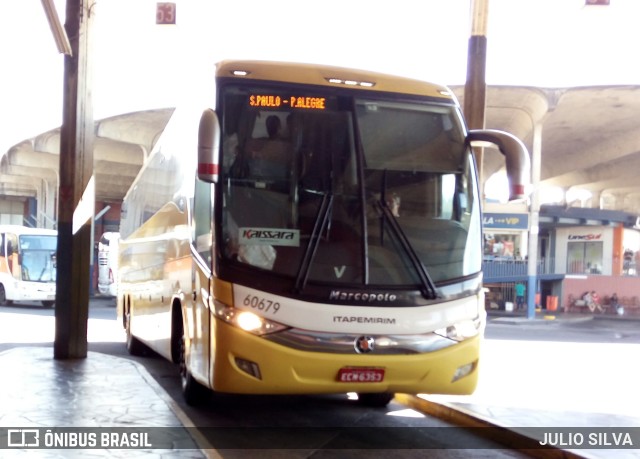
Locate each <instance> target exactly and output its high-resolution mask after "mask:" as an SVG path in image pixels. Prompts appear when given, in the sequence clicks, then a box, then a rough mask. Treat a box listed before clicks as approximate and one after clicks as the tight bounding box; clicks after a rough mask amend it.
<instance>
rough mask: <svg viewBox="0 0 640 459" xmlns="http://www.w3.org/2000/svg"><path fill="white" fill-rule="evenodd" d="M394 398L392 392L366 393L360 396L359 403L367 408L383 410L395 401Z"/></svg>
mask: <svg viewBox="0 0 640 459" xmlns="http://www.w3.org/2000/svg"><path fill="white" fill-rule="evenodd" d="M393 397H394V394H393V393H392V392H377V393H364V394H358V402H360V403H361V404H363V405H365V406H371V407H374V408H383V407H385V406H387V405H388V404H389V402H391V400H393Z"/></svg>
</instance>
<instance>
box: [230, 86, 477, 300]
mask: <svg viewBox="0 0 640 459" xmlns="http://www.w3.org/2000/svg"><path fill="white" fill-rule="evenodd" d="M221 96H222V98H221V102H222V106H221V113H222V117H221V119H222V129H223V131H224V134H225V138H224V141H223V146H222V165H223V167H222V178H223V210H222V237H223V242H224V244H223V245H222V247H223V248H222V256H223V259H224V260H226V261H228V262H231V263H238V264H241V265H242V266H245V267H247V266H251V267H254V268H256V269H260V270H268V271H270V272H274V273H276V274H279V275H284V276H289V277H291V278H292V279H294V280H295V282H296V283H297V286H298V287H301V288H302V287H304V285H306V283H308V282H314V283H323V284H345V285H346V284H351V285H375V286H397V287H400V286H402V287H411V288H413V287H416V286H417V287H418V288H420V289H423V290H427V291H431V294H433V288H434V285H435V283H441V282H446V281H451V280H454V279H458V278H461V277H464V276H468V275H471V274H475V273H478V272H479V271H480V269H481V260H480V256H479V254H476V253H475V252H477V250H475V251H474V250H473V249H476V248H477V246H478V244H480V241H481V229H480V210H479V202H478V197H477V191H476V187H477V184H476V176H475V172H474V171H475V169H474V167H473V162H472V161H473V159H472V156H471V151H470V149H469V147H468V145H467V144H466V142H465V133H464V129H463V126H462V121H461V117H460V114H459V111H458V109H457V108H456V107H455V106H453V105H449V104H443V103H439V102H434V101H433V99H427V98H424V99H417V98H414V99H411V100H404V101H402V102H399V101H397V100H394V99H391V98H389V97H383V95H381V96H380V98H379V99H375V98H373V97H372V96H371V95H370V93H367V99H362V98H358V96H359V94H358V93H356V94H354V93H350V92H344V93H336V92H327V93H323V92H321V91H318V90H317V89H313V90H310V89H308V88H306V89H299V90H293V91H292V90H291V88H290V87H289V88H287V89H286V90H279V89H274V88H273V87H247V86H239V85H233V86H231V85H229V86H226V87H224V88H223V89H222V93H221Z"/></svg>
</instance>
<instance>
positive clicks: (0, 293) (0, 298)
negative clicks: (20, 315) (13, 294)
mask: <svg viewBox="0 0 640 459" xmlns="http://www.w3.org/2000/svg"><path fill="white" fill-rule="evenodd" d="M12 303H13V301H11V300H7V292H6V291H5V290H4V285H2V284H0V305H2V306H8V305H10V304H12Z"/></svg>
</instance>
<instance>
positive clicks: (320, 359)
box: [210, 320, 482, 395]
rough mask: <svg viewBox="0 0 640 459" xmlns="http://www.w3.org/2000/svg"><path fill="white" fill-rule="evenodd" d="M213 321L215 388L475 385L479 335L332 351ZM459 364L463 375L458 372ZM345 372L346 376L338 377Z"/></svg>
mask: <svg viewBox="0 0 640 459" xmlns="http://www.w3.org/2000/svg"><path fill="white" fill-rule="evenodd" d="M213 326H214V327H216V330H212V332H213V333H212V336H214V337H216V338H215V339H214V340H213V342H212V346H211V355H212V356H213V357H214V358H213V359H212V361H211V368H210V371H211V375H212V377H211V388H212V389H213V390H214V391H218V392H224V393H237V394H323V393H325V394H330V393H346V392H360V393H365V392H394V393H395V392H398V393H409V394H417V393H437V394H460V395H466V394H470V393H472V392H473V391H474V390H475V387H476V384H477V377H478V376H477V375H478V358H479V352H480V342H481V336H482V335H481V334H479V335H477V336H475V337H473V338H469V339H467V340H465V341H462V342H460V343H456V344H455V345H452V346H449V347H446V348H444V349H440V350H437V351H433V352H425V353H418V354H395V355H376V354H375V351H374V352H372V353H369V354H357V353H355V351H354V353H353V354H338V353H335V354H334V353H324V352H309V351H304V350H299V349H293V348H290V347H287V346H283V345H281V344H276V343H273V342H271V341H269V340H267V339H264V338H261V337H259V336H255V335H252V334H250V333H247V332H244V331H242V330H240V329H238V328H236V327H233V326H231V325H229V324H227V323H224V322H222V321H220V320H214V325H213ZM461 369H463V374H465V376H463V377H459V375H460V371H461ZM467 372H468V374H466V373H467ZM344 373H348V375H347V377H344V376H339V375H342V374H344ZM340 379H342V380H343V381H344V380H349V381H353V382H343V381H341V380H340ZM363 379H365V380H368V381H371V382H362V380H363Z"/></svg>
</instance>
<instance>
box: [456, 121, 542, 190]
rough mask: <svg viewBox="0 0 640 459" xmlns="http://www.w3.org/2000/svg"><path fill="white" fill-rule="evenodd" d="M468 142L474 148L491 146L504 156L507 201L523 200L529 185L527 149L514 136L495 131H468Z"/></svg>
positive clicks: (529, 173) (529, 172)
mask: <svg viewBox="0 0 640 459" xmlns="http://www.w3.org/2000/svg"><path fill="white" fill-rule="evenodd" d="M468 138H469V142H470V143H471V146H474V147H486V146H488V145H487V143H489V144H493V145H495V146H496V147H498V149H499V150H500V152H501V153H502V154H503V155H504V157H505V160H506V166H507V177H508V179H509V200H510V201H515V200H517V199H525V198H526V197H527V194H528V192H527V190H526V189H527V188H528V185H529V184H530V181H529V177H530V176H531V164H530V160H529V152H528V151H527V147H526V146H525V145H524V143H522V141H521V140H520V139H518V138H517V137H516V136H514V135H512V134H509V133H508V132H504V131H498V130H495V129H477V130H472V131H469V134H468Z"/></svg>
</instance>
